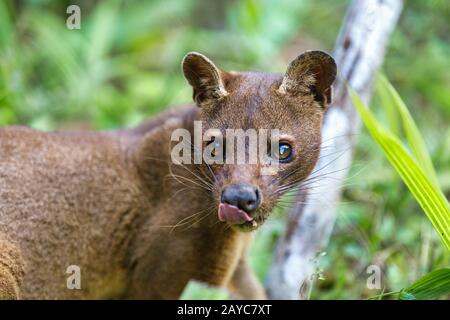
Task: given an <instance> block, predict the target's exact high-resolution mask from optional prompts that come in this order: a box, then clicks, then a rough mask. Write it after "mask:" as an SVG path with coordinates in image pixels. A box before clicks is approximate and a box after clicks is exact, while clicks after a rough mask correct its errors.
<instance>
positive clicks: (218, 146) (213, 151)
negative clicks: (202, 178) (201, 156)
mask: <svg viewBox="0 0 450 320" xmlns="http://www.w3.org/2000/svg"><path fill="white" fill-rule="evenodd" d="M210 144H214V149H212V150H211V157H212V158H214V157H215V156H216V149H218V150H221V151H223V149H222V148H223V146H222V144H221V143H220V141H219V140H217V141H216V140H215V138H214V137H213V139H211V141H209V142H208V143H207V145H210Z"/></svg>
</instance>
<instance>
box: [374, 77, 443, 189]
mask: <svg viewBox="0 0 450 320" xmlns="http://www.w3.org/2000/svg"><path fill="white" fill-rule="evenodd" d="M377 88H378V91H379V93H380V94H381V96H383V97H384V99H383V100H384V101H383V103H388V104H390V105H391V106H390V109H393V108H395V109H396V110H398V112H399V113H400V116H401V119H402V124H403V128H404V130H405V133H406V138H407V139H408V144H409V146H410V147H411V150H412V153H413V155H414V157H415V158H416V160H417V162H418V163H419V165H420V166H421V167H422V169H423V170H424V171H425V172H426V173H427V174H428V175H429V176H430V177H431V178H432V179H433V180H434V182H437V176H436V171H435V170H434V166H433V163H432V161H431V158H430V156H429V153H428V150H427V148H426V145H425V141H424V140H423V138H422V135H421V134H420V132H419V129H418V128H417V126H416V123H415V122H414V119H413V117H412V116H411V113H410V112H409V110H408V108H407V107H406V105H405V103H404V102H403V100H402V98H401V97H400V95H399V94H398V92H397V90H395V88H394V87H393V86H392V84H391V83H390V82H389V80H387V79H386V78H385V77H384V76H383V75H381V74H379V75H378V86H377Z"/></svg>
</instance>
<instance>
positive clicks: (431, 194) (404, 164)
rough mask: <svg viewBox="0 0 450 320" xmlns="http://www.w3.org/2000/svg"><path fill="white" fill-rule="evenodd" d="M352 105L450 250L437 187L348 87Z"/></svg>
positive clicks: (449, 225)
mask: <svg viewBox="0 0 450 320" xmlns="http://www.w3.org/2000/svg"><path fill="white" fill-rule="evenodd" d="M350 93H351V97H352V101H353V104H354V106H355V108H356V110H357V111H358V113H359V114H360V116H361V118H362V120H363V122H364V124H365V125H366V127H367V129H368V130H369V133H370V134H371V135H372V137H373V138H374V139H375V141H376V142H377V143H378V144H379V146H380V147H381V148H382V150H383V151H384V154H385V155H386V157H387V159H388V160H389V162H390V163H391V164H392V166H393V167H394V169H395V170H396V171H397V173H398V174H399V175H400V177H401V178H402V180H403V182H404V183H405V184H406V186H407V187H408V189H409V190H410V191H411V193H412V194H413V195H414V197H415V198H416V200H417V202H418V203H419V205H420V207H421V208H422V209H423V210H424V212H425V214H426V215H427V217H428V219H429V220H430V221H431V223H432V224H433V226H434V228H435V229H436V231H437V232H438V234H439V236H440V237H441V239H442V241H443V243H444V244H445V246H446V247H447V249H448V250H450V205H449V203H448V201H447V199H446V198H445V196H444V194H443V193H442V191H441V190H440V188H439V187H438V186H437V185H436V183H435V182H434V181H432V179H430V178H429V177H428V176H427V175H426V174H425V172H424V171H423V170H422V169H421V168H420V166H419V165H418V163H417V162H416V160H415V159H414V158H413V157H412V156H411V155H410V154H409V153H408V151H407V150H406V149H405V147H404V146H403V145H402V143H401V141H400V140H399V139H398V138H397V137H395V136H394V135H393V134H392V133H390V132H388V131H387V130H386V128H384V127H383V126H382V125H381V124H380V123H378V121H377V120H376V119H375V117H374V116H373V115H372V113H371V112H370V111H369V109H368V108H367V107H366V106H365V105H364V103H363V102H362V101H361V99H360V98H359V96H358V95H357V94H356V93H355V92H354V91H353V90H350Z"/></svg>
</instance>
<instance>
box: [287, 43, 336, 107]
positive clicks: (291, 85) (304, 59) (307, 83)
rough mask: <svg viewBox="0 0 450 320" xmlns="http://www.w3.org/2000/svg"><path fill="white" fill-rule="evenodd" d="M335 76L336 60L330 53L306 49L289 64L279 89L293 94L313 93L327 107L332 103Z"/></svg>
mask: <svg viewBox="0 0 450 320" xmlns="http://www.w3.org/2000/svg"><path fill="white" fill-rule="evenodd" d="M335 78H336V62H335V61H334V59H333V58H332V57H331V56H330V55H329V54H328V53H326V52H323V51H317V50H316V51H306V52H304V53H302V54H301V55H299V56H298V57H297V58H295V59H294V60H293V61H292V62H291V63H290V64H289V66H288V67H287V70H286V73H285V75H284V78H283V82H282V83H281V85H280V87H279V89H278V91H279V92H281V93H286V94H293V95H298V94H307V93H312V94H313V95H314V99H315V100H316V101H317V102H319V103H320V104H322V105H323V106H324V107H325V106H326V105H328V104H329V103H331V85H332V84H333V81H334V79H335Z"/></svg>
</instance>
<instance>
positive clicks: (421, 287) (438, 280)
mask: <svg viewBox="0 0 450 320" xmlns="http://www.w3.org/2000/svg"><path fill="white" fill-rule="evenodd" d="M448 294H450V268H443V269H439V270H434V271H431V272H430V273H428V274H426V275H424V276H423V277H422V278H420V279H419V280H417V281H416V282H414V284H412V285H411V286H409V287H408V288H406V289H404V290H402V291H401V292H400V294H399V299H400V300H428V299H436V298H439V297H440V296H443V295H448Z"/></svg>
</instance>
